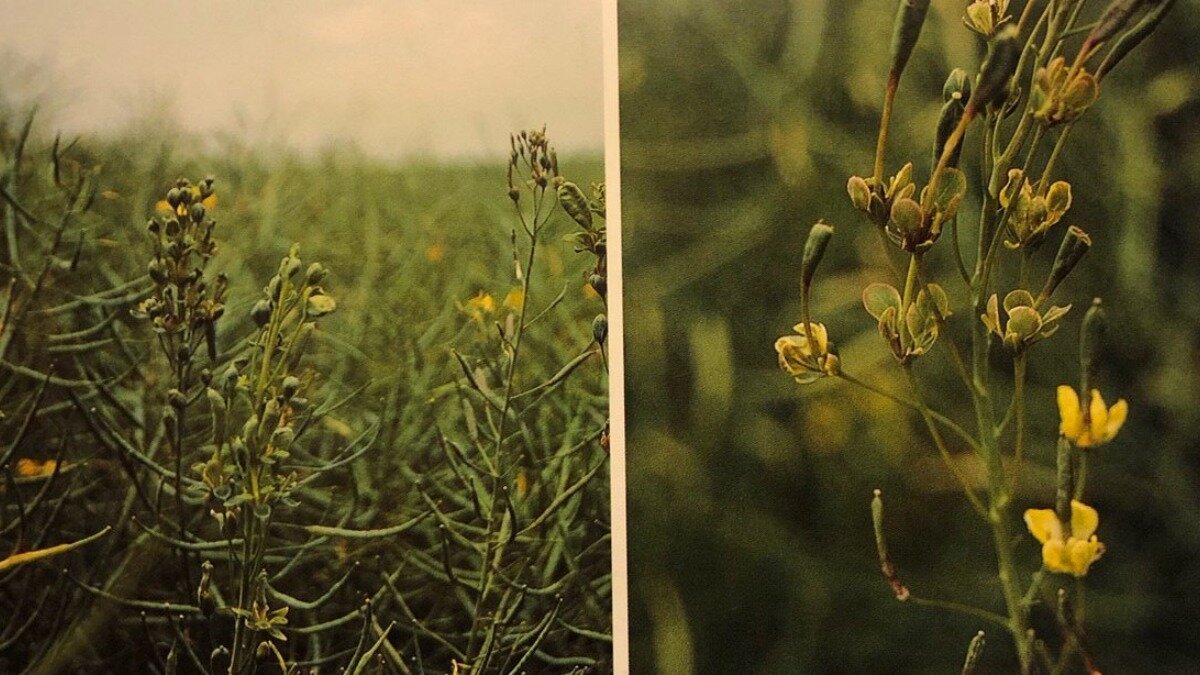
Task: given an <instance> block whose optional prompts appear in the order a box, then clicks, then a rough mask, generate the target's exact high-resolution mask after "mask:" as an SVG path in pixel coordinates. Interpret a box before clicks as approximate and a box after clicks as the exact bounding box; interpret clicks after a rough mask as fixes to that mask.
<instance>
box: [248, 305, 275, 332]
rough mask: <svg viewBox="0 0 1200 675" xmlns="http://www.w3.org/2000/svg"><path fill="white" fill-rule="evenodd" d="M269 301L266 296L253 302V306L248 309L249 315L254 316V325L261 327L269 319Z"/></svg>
mask: <svg viewBox="0 0 1200 675" xmlns="http://www.w3.org/2000/svg"><path fill="white" fill-rule="evenodd" d="M271 311H272V310H271V302H270V301H269V300H267V299H266V298H263V299H262V300H259V301H258V302H256V303H254V308H253V309H251V310H250V316H251V317H253V318H254V325H256V326H258V327H259V328H262V327H263V326H265V325H267V322H268V321H270V320H271Z"/></svg>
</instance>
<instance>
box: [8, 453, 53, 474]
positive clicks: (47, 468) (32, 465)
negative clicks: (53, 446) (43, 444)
mask: <svg viewBox="0 0 1200 675" xmlns="http://www.w3.org/2000/svg"><path fill="white" fill-rule="evenodd" d="M57 468H58V462H57V461H55V460H53V459H47V460H36V459H30V458H28V457H24V458H22V459H19V460H17V476H19V477H21V478H41V477H43V476H49V475H50V474H52V473H54V470H55V469H57Z"/></svg>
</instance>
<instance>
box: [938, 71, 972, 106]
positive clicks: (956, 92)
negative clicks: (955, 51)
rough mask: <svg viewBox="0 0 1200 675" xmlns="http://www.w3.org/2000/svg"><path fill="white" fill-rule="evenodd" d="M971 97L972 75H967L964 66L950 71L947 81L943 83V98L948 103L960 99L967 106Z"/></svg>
mask: <svg viewBox="0 0 1200 675" xmlns="http://www.w3.org/2000/svg"><path fill="white" fill-rule="evenodd" d="M970 98H971V77H970V76H969V75H967V71H965V70H963V69H962V68H955V69H954V70H952V71H950V75H949V76H947V77H946V83H945V84H943V85H942V100H943V101H945V102H947V103H949V102H950V101H958V102H959V103H960V104H962V105H964V106H965V105H966V104H967V101H968V100H969V99H970Z"/></svg>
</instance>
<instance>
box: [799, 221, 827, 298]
mask: <svg viewBox="0 0 1200 675" xmlns="http://www.w3.org/2000/svg"><path fill="white" fill-rule="evenodd" d="M832 238H833V226H832V225H830V224H829V223H827V222H825V221H823V220H818V221H817V222H816V223H815V224H814V225H813V226H812V228H811V229H809V231H808V239H807V240H806V241H805V242H804V257H803V258H802V259H801V261H800V285H801V287H802V288H804V289H807V288H808V287H809V286H810V285H811V284H812V279H813V275H814V274H816V271H817V265H819V264H820V263H821V258H823V257H825V249H826V248H828V247H829V240H830V239H832Z"/></svg>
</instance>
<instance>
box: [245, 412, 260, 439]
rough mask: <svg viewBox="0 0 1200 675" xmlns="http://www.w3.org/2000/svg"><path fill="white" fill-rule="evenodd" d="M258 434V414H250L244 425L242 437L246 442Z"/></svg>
mask: <svg viewBox="0 0 1200 675" xmlns="http://www.w3.org/2000/svg"><path fill="white" fill-rule="evenodd" d="M257 435H258V415H250V417H248V418H246V423H245V424H243V425H242V439H243V441H244V442H250V441H251V440H252V439H253V438H254V437H255V436H257Z"/></svg>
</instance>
